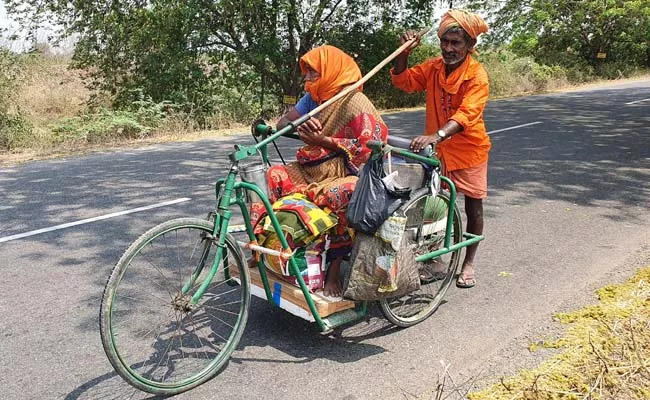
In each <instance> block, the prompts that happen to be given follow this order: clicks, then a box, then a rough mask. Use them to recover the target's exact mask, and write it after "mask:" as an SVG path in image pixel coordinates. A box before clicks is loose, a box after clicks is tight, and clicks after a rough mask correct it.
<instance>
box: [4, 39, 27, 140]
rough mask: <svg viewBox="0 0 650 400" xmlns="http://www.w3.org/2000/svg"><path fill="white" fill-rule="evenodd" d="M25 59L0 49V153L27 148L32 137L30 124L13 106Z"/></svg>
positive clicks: (22, 79)
mask: <svg viewBox="0 0 650 400" xmlns="http://www.w3.org/2000/svg"><path fill="white" fill-rule="evenodd" d="M26 57H27V56H21V55H18V54H15V53H13V52H11V51H9V50H7V49H2V48H0V151H8V150H14V149H16V148H19V147H29V145H30V139H31V138H32V137H33V129H32V126H31V124H30V123H29V122H28V121H27V120H26V119H25V117H24V115H23V114H22V113H21V112H20V110H19V109H17V107H15V106H14V104H15V100H16V96H17V93H18V89H19V88H20V85H21V83H22V82H23V81H24V80H25V78H26V73H25V58H26Z"/></svg>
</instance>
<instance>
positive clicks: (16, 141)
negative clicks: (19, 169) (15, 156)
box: [0, 112, 34, 151]
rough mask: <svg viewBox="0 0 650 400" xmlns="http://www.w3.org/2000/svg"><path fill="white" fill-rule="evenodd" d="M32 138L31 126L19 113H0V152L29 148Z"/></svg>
mask: <svg viewBox="0 0 650 400" xmlns="http://www.w3.org/2000/svg"><path fill="white" fill-rule="evenodd" d="M33 138H34V131H33V128H32V125H31V124H30V123H29V122H28V121H27V119H26V118H25V117H24V116H23V115H22V114H21V113H20V112H18V113H6V112H0V151H3V150H4V151H11V150H16V149H19V148H29V147H31V145H32V140H33Z"/></svg>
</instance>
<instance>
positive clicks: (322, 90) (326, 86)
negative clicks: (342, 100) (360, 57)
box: [300, 45, 361, 104]
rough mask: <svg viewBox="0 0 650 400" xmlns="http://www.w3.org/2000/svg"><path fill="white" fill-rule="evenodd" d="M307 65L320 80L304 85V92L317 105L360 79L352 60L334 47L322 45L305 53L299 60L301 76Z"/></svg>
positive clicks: (304, 72) (358, 70) (357, 68)
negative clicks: (316, 73) (317, 74)
mask: <svg viewBox="0 0 650 400" xmlns="http://www.w3.org/2000/svg"><path fill="white" fill-rule="evenodd" d="M307 65H309V66H310V67H311V68H312V69H313V70H314V71H316V72H318V73H319V74H320V78H318V79H316V80H315V81H312V82H306V83H305V90H306V91H307V92H308V93H309V94H310V95H311V98H312V99H313V100H314V101H315V102H317V103H319V104H321V103H323V102H325V101H327V100H329V99H331V98H332V97H334V96H335V95H336V94H337V93H338V92H340V91H341V89H342V88H343V87H344V86H347V85H350V84H352V83H355V82H357V81H358V80H359V79H361V70H360V69H359V66H358V65H357V63H356V62H354V59H353V58H352V57H350V56H349V55H347V54H345V53H344V52H343V51H342V50H340V49H338V48H336V47H334V46H330V45H324V46H320V47H317V48H315V49H313V50H310V51H309V52H307V54H305V55H304V56H302V57H301V58H300V69H301V70H302V73H303V74H306V73H307ZM359 90H361V88H359Z"/></svg>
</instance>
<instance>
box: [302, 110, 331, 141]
mask: <svg viewBox="0 0 650 400" xmlns="http://www.w3.org/2000/svg"><path fill="white" fill-rule="evenodd" d="M297 129H298V135H299V136H300V139H301V140H302V141H303V142H305V143H306V144H308V145H311V146H322V147H326V146H325V145H324V144H325V142H326V141H327V140H326V139H327V138H326V137H325V136H323V125H322V124H321V123H320V121H319V120H318V118H313V117H312V118H310V119H308V120H307V121H306V122H304V123H303V124H301V125H300V126H298V128H297Z"/></svg>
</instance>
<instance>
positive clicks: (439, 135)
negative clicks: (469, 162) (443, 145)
mask: <svg viewBox="0 0 650 400" xmlns="http://www.w3.org/2000/svg"><path fill="white" fill-rule="evenodd" d="M436 135H438V137H439V138H440V139H444V138H446V137H447V134H446V133H445V131H443V130H442V129H438V132H436Z"/></svg>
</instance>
